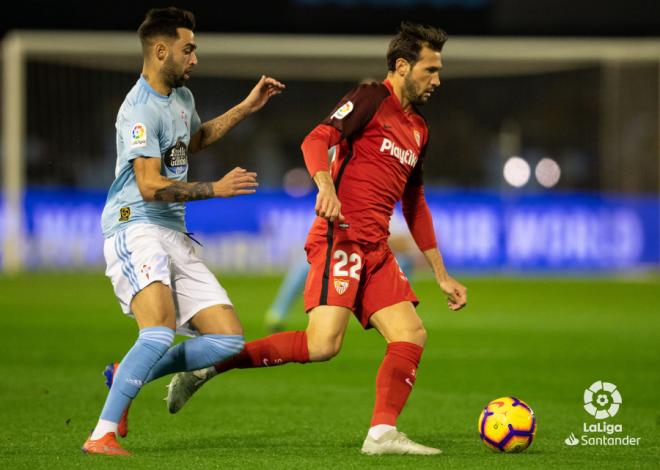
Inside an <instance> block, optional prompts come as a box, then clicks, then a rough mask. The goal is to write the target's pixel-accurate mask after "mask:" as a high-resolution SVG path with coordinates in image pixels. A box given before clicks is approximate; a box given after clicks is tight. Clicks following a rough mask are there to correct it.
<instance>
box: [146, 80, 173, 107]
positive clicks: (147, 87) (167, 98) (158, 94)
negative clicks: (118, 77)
mask: <svg viewBox="0 0 660 470" xmlns="http://www.w3.org/2000/svg"><path fill="white" fill-rule="evenodd" d="M138 83H139V84H140V85H142V86H143V87H144V88H145V89H146V90H147V91H148V92H149V93H150V94H151V95H153V96H154V97H156V98H157V99H159V100H162V101H169V99H170V98H171V97H172V93H170V95H169V96H167V95H161V94H160V93H158V92H157V91H156V90H154V89H153V88H151V85H149V82H148V81H146V80H145V79H144V77H143V76H142V75H140V79H139V80H138ZM172 91H174V90H172Z"/></svg>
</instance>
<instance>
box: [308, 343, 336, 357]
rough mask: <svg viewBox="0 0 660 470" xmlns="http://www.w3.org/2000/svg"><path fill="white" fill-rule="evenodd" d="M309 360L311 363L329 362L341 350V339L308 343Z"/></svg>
mask: <svg viewBox="0 0 660 470" xmlns="http://www.w3.org/2000/svg"><path fill="white" fill-rule="evenodd" d="M307 348H308V350H309V360H310V361H312V362H324V361H329V360H330V359H332V358H333V357H335V356H336V355H337V354H339V351H340V350H341V339H339V341H337V340H327V341H308V342H307Z"/></svg>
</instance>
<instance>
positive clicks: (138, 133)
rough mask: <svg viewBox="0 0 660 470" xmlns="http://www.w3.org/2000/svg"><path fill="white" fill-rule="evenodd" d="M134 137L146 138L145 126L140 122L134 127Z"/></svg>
mask: <svg viewBox="0 0 660 470" xmlns="http://www.w3.org/2000/svg"><path fill="white" fill-rule="evenodd" d="M132 136H133V139H135V140H139V139H142V138H144V126H143V125H142V124H140V123H137V124H136V125H135V126H134V127H133V132H132Z"/></svg>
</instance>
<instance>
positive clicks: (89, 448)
mask: <svg viewBox="0 0 660 470" xmlns="http://www.w3.org/2000/svg"><path fill="white" fill-rule="evenodd" d="M82 451H83V452H84V453H85V454H105V455H131V453H130V452H129V451H127V450H126V449H124V448H122V446H120V445H119V443H118V442H117V436H115V433H114V432H109V433H106V434H104V435H103V437H102V438H100V439H96V440H95V441H93V440H92V436H91V435H90V436H89V438H88V439H87V440H86V441H85V443H84V444H83V446H82Z"/></svg>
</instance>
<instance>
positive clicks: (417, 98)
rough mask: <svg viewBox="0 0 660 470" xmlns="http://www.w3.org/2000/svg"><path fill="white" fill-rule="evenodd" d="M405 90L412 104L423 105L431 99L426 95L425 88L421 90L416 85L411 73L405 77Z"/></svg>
mask: <svg viewBox="0 0 660 470" xmlns="http://www.w3.org/2000/svg"><path fill="white" fill-rule="evenodd" d="M403 91H404V93H405V94H406V97H407V98H408V101H410V103H411V104H414V105H421V104H426V103H428V101H429V99H428V98H427V97H425V96H424V93H425V90H422V91H421V92H419V91H418V90H417V85H415V82H414V81H413V79H412V78H411V74H410V73H409V74H408V75H406V77H405V78H404V79H403Z"/></svg>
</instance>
